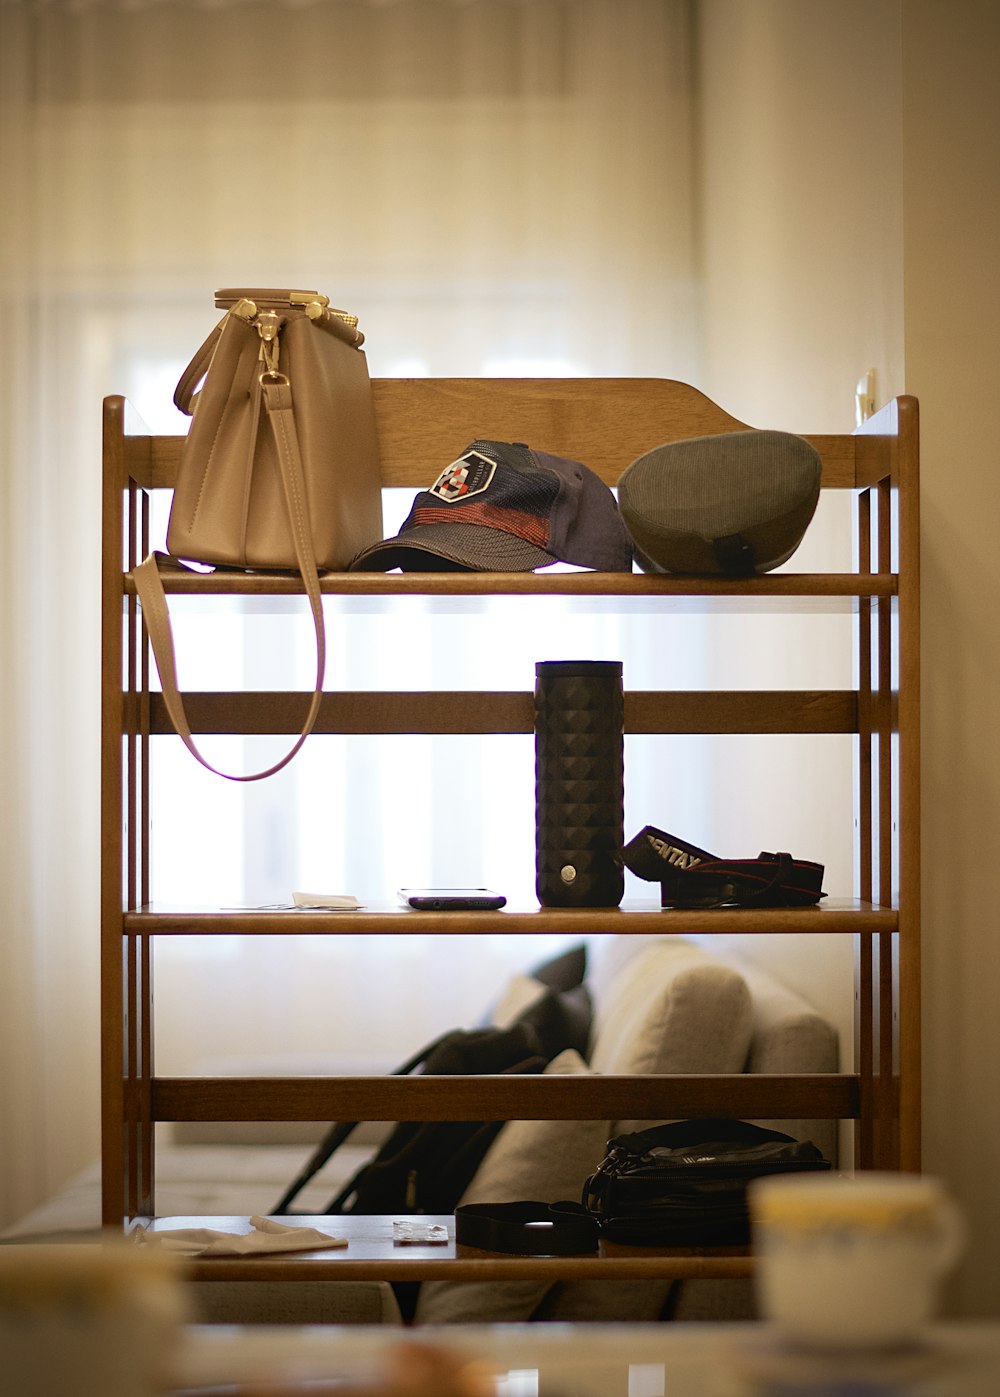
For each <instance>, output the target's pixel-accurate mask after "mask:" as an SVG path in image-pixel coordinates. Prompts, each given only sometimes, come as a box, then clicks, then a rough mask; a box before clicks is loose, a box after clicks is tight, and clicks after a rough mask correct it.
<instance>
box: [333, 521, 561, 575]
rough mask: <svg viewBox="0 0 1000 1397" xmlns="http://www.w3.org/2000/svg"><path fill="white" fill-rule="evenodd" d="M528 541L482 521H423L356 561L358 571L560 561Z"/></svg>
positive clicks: (521, 568)
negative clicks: (423, 522)
mask: <svg viewBox="0 0 1000 1397" xmlns="http://www.w3.org/2000/svg"><path fill="white" fill-rule="evenodd" d="M557 561H558V559H557V558H555V557H554V556H553V555H552V554H551V553H546V552H545V551H544V550H543V549H541V548H536V547H535V545H534V544H531V543H526V542H525V541H524V539H521V538H516V537H515V536H514V534H509V533H507V532H505V530H503V529H489V528H485V527H484V526H483V525H482V524H457V523H456V524H422V525H418V526H417V527H416V528H413V529H407V530H406V532H405V533H403V534H398V535H397V536H396V537H395V538H388V539H385V540H384V541H383V542H382V543H374V544H372V546H371V547H370V548H366V549H365V550H364V552H362V553H359V554H358V556H357V557H356V558H355V559H354V561H353V562H352V563H351V571H352V572H391V571H392V570H393V569H394V568H400V569H401V570H402V571H403V572H439V571H440V572H454V571H456V570H458V571H461V572H534V570H535V568H540V567H548V566H549V564H550V563H554V562H557Z"/></svg>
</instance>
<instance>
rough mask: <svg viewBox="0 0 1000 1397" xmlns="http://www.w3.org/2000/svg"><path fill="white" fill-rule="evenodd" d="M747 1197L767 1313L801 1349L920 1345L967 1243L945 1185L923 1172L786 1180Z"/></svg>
mask: <svg viewBox="0 0 1000 1397" xmlns="http://www.w3.org/2000/svg"><path fill="white" fill-rule="evenodd" d="M748 1200H749V1205H750V1215H751V1220H752V1225H753V1251H754V1256H755V1288H756V1293H757V1297H758V1302H759V1306H760V1310H761V1313H762V1315H763V1316H764V1317H765V1318H766V1319H769V1320H771V1321H772V1322H773V1323H774V1325H775V1327H776V1329H777V1331H778V1333H779V1335H780V1336H781V1337H782V1338H783V1339H785V1340H787V1341H788V1342H790V1343H792V1344H796V1345H804V1346H807V1347H821V1348H838V1349H872V1348H889V1347H895V1346H899V1345H905V1344H908V1343H912V1342H913V1341H914V1340H916V1339H917V1338H918V1337H919V1334H920V1331H921V1329H922V1328H923V1327H924V1326H925V1325H926V1324H927V1322H928V1321H929V1320H930V1319H931V1318H932V1317H933V1315H934V1312H935V1309H936V1306H937V1300H938V1291H939V1286H940V1282H941V1279H942V1277H943V1276H944V1275H945V1273H946V1272H947V1271H948V1269H949V1268H950V1267H951V1266H952V1265H954V1263H955V1261H957V1259H958V1257H959V1255H960V1253H961V1250H962V1246H963V1242H964V1227H963V1225H962V1220H961V1217H960V1215H959V1212H958V1209H957V1208H956V1206H955V1204H954V1203H953V1202H952V1200H951V1199H950V1198H949V1196H948V1194H947V1192H946V1190H945V1188H944V1186H943V1185H942V1184H941V1182H940V1181H939V1180H937V1179H934V1178H929V1177H925V1176H923V1175H917V1174H895V1173H882V1172H877V1171H862V1172H860V1173H858V1174H856V1175H854V1176H853V1177H847V1176H844V1175H830V1174H823V1175H820V1174H809V1175H792V1174H779V1175H772V1176H770V1177H768V1178H765V1179H757V1180H755V1181H754V1182H753V1183H752V1184H751V1185H750V1187H749V1190H748Z"/></svg>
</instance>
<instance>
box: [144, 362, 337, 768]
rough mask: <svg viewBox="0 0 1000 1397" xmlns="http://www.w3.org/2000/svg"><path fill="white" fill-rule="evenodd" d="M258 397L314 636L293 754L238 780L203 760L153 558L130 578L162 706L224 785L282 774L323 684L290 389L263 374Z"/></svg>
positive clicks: (318, 613)
mask: <svg viewBox="0 0 1000 1397" xmlns="http://www.w3.org/2000/svg"><path fill="white" fill-rule="evenodd" d="M210 339H211V337H210ZM208 344H209V341H206V345H205V346H203V349H207V348H208ZM209 357H210V356H209ZM197 358H198V356H197V355H196V356H195V359H196V360H197ZM194 363H195V360H193V361H192V366H193V365H194ZM195 381H197V380H195ZM261 391H262V393H263V397H264V406H265V408H266V411H267V419H268V422H269V423H270V425H271V430H272V432H273V434H274V440H275V445H276V447H277V453H278V463H279V466H280V469H281V482H282V487H283V490H284V496H285V507H286V509H287V511H288V525H289V529H290V531H291V535H292V541H293V543H294V545H295V556H296V559H297V560H298V564H299V571H300V573H301V574H302V580H303V582H304V584H305V589H306V594H307V596H308V598H309V607H310V610H311V612H312V619H313V629H314V630H315V633H316V683H315V687H314V689H313V695H312V701H311V702H310V705H309V711H308V712H307V714H306V716H305V720H304V722H303V724H302V728H301V731H300V733H299V736H298V737H297V739H296V740H295V743H294V744H293V746H292V748H291V750H290V751H288V752H286V753H285V755H284V756H283V757H282V758H281V759H280V761H277V762H275V763H274V764H273V765H272V766H269V767H268V768H267V770H266V771H255V772H252V773H250V774H248V775H246V776H238V775H233V774H231V773H230V772H227V771H219V769H218V768H217V767H214V766H213V765H212V763H211V762H209V761H207V760H206V759H205V757H203V756H202V754H201V752H199V750H198V748H197V746H196V744H195V741H194V739H193V737H192V736H191V728H190V725H189V723H188V720H187V714H186V712H185V709H184V700H183V699H182V697H181V694H180V690H179V688H178V685H177V662H176V657H175V652H174V638H173V630H172V628H171V624H170V613H169V611H168V609H167V598H166V595H165V593H164V590H163V579H162V578H161V576H160V568H159V561H158V556H157V554H155V553H151V554H150V555H149V557H148V558H146V559H144V561H143V562H141V563H140V564H139V566H138V567H137V568H136V569H135V570H134V572H133V574H132V575H133V578H134V579H135V589H136V593H137V594H138V597H139V601H140V603H141V605H142V614H143V620H144V621H145V623H146V631H147V633H148V635H149V641H150V644H151V646H152V648H153V655H154V658H155V659H156V668H157V670H158V671H159V675H160V684H161V686H162V689H163V702H164V703H165V704H166V708H167V712H168V714H169V715H170V720H171V722H172V723H173V725H174V727H175V728H176V729H177V733H178V735H179V736H180V738H181V741H182V742H183V743H184V745H185V747H187V749H188V751H189V752H190V753H191V755H192V756H193V757H195V758H196V759H197V760H198V761H199V762H201V764H202V766H204V767H207V768H208V770H209V771H212V772H214V773H215V774H216V775H217V776H223V777H225V779H226V780H227V781H260V780H263V778H264V777H266V776H273V775H274V773H275V772H276V771H280V770H281V769H282V767H284V766H287V765H288V763H289V762H290V761H291V760H292V758H293V757H294V756H295V754H296V753H297V752H298V751H299V749H300V748H301V747H302V744H303V743H304V742H305V740H306V738H307V737H308V736H309V734H310V733H311V732H312V730H313V727H314V726H315V724H316V719H317V718H318V716H319V709H320V704H321V702H322V698H323V679H324V676H325V674H326V630H325V627H324V623H323V597H322V593H321V591H320V586H319V571H318V568H317V565H316V553H315V550H314V548H313V542H312V533H311V530H310V527H309V512H308V502H307V500H306V489H305V476H304V473H303V470H302V455H301V452H300V449H299V439H298V433H297V432H296V430H295V414H294V411H293V406H292V390H291V384H290V383H289V381H288V378H287V377H286V376H285V375H284V374H272V373H264V374H262V375H261Z"/></svg>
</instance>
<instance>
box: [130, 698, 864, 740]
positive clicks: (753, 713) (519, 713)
mask: <svg viewBox="0 0 1000 1397" xmlns="http://www.w3.org/2000/svg"><path fill="white" fill-rule="evenodd" d="M307 702H308V696H307V695H305V694H301V693H288V692H275V691H266V692H265V691H254V692H237V693H232V692H227V693H203V692H199V693H190V694H187V695H186V696H185V708H186V710H187V715H188V721H189V723H190V725H191V730H192V732H196V733H242V734H250V735H257V736H261V735H269V734H279V733H295V732H298V730H299V727H300V725H301V722H302V715H303V711H304V708H305V705H306V704H307ZM136 721H137V719H136ZM132 726H133V725H132V724H130V727H132ZM533 727H534V700H533V697H532V695H531V694H525V693H510V692H506V691H504V692H492V693H487V692H483V691H475V692H440V693H426V692H422V693H395V692H394V693H388V692H382V691H377V692H363V691H356V692H349V693H330V694H325V695H324V697H323V701H322V704H321V706H320V712H319V718H318V720H317V723H316V727H315V729H314V731H315V732H317V733H337V734H348V735H362V734H374V735H378V736H385V735H387V734H393V733H408V734H429V735H434V734H446V735H452V734H474V735H482V734H487V733H530V732H532V731H533ZM150 731H151V732H153V733H172V732H173V731H174V728H173V724H172V723H171V721H170V717H169V715H168V713H167V711H166V705H165V704H164V702H163V698H162V695H161V694H159V693H154V694H151V695H150ZM625 731H626V733H630V734H639V733H645V734H651V733H701V734H705V733H856V732H857V731H858V696H857V694H856V693H854V692H853V691H852V690H824V689H802V690H799V689H792V690H788V691H773V692H766V691H759V690H757V691H745V692H740V691H735V692H713V693H706V692H697V691H690V692H675V693H656V692H649V693H646V692H638V691H637V692H632V693H626V695H625Z"/></svg>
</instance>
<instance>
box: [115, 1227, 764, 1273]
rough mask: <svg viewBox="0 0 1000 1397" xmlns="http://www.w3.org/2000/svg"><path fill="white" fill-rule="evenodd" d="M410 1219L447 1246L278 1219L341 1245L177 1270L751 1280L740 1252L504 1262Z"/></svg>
mask: <svg viewBox="0 0 1000 1397" xmlns="http://www.w3.org/2000/svg"><path fill="white" fill-rule="evenodd" d="M394 1216H395V1215H394ZM399 1216H400V1217H401V1218H403V1217H406V1216H407V1215H405V1214H401V1215H399ZM411 1220H412V1221H419V1222H433V1223H440V1224H442V1225H444V1226H446V1227H447V1228H448V1237H449V1240H448V1242H447V1243H446V1244H444V1245H440V1246H410V1245H407V1246H397V1245H395V1244H394V1243H393V1241H392V1222H393V1217H378V1216H373V1217H366V1216H362V1215H358V1214H349V1215H347V1216H334V1217H329V1216H325V1215H322V1214H321V1215H319V1216H318V1217H317V1216H312V1217H281V1218H279V1221H281V1222H285V1223H289V1224H293V1225H296V1226H302V1227H312V1228H316V1229H318V1230H319V1231H321V1232H328V1233H330V1234H331V1235H333V1236H339V1237H346V1238H347V1241H348V1245H347V1246H346V1247H339V1248H331V1249H330V1250H324V1251H315V1252H292V1253H286V1254H284V1255H277V1256H252V1257H212V1258H208V1259H198V1258H197V1257H195V1258H193V1259H191V1260H188V1261H186V1262H185V1263H183V1264H184V1267H185V1271H186V1273H187V1276H188V1277H189V1278H190V1279H191V1280H194V1281H212V1280H214V1281H260V1280H271V1281H276V1280H299V1281H304V1280H308V1281H361V1280H384V1281H429V1280H449V1281H475V1280H494V1281H496V1280H552V1281H556V1280H584V1279H591V1278H594V1277H602V1278H604V1279H607V1280H613V1279H617V1280H626V1279H632V1280H642V1279H653V1278H654V1277H657V1276H664V1277H668V1276H674V1277H677V1278H684V1279H694V1278H702V1277H716V1278H726V1277H737V1276H749V1275H752V1274H753V1258H752V1256H751V1255H750V1252H749V1249H748V1248H745V1247H744V1248H739V1247H737V1248H728V1249H726V1248H722V1247H703V1248H683V1249H681V1248H673V1249H667V1248H664V1249H655V1248H651V1247H625V1246H621V1245H614V1244H609V1243H602V1244H601V1246H600V1250H599V1251H597V1252H592V1253H590V1254H588V1255H584V1256H511V1255H506V1254H504V1253H502V1252H488V1251H481V1250H479V1249H478V1248H476V1247H465V1246H461V1247H459V1246H457V1245H456V1243H455V1240H454V1236H455V1220H454V1218H453V1217H450V1216H447V1215H445V1216H439V1215H435V1216H423V1215H422V1216H420V1217H419V1218H413V1219H411ZM139 1221H141V1222H142V1223H143V1225H144V1226H146V1227H147V1228H148V1229H149V1230H150V1231H152V1232H154V1233H163V1232H170V1231H172V1230H175V1229H187V1228H195V1227H198V1228H201V1227H204V1228H210V1229H212V1230H213V1231H225V1232H246V1231H248V1230H249V1218H246V1217H230V1216H212V1217H201V1216H193V1217H180V1216H178V1217H158V1218H143V1219H140V1220H139Z"/></svg>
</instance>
